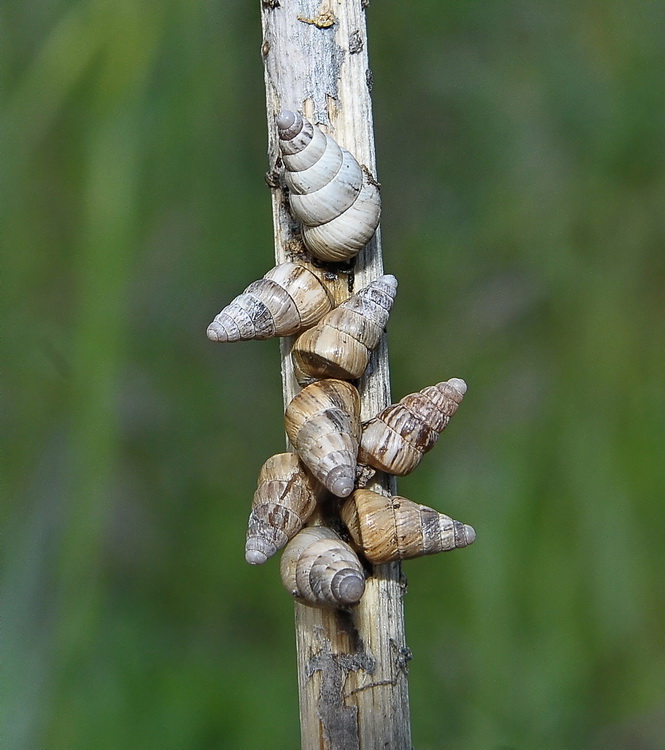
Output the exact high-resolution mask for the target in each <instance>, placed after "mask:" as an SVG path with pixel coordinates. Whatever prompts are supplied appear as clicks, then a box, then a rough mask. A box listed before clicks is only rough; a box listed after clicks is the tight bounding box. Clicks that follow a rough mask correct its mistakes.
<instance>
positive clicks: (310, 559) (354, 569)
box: [280, 526, 365, 608]
mask: <svg viewBox="0 0 665 750" xmlns="http://www.w3.org/2000/svg"><path fill="white" fill-rule="evenodd" d="M280 575H281V578H282V583H283V584H284V587H285V588H286V590H287V591H288V592H289V593H290V594H291V595H292V596H293V597H295V598H296V599H298V600H300V601H302V602H303V603H305V604H309V605H311V606H315V607H335V608H340V607H349V606H352V605H354V604H357V603H358V602H359V601H360V598H361V597H362V595H363V593H364V591H365V573H364V570H363V566H362V563H361V562H360V560H359V559H358V555H356V553H355V552H354V551H353V549H351V547H350V546H349V545H348V544H346V542H344V541H342V539H340V537H339V536H338V535H337V534H336V533H335V532H334V531H333V530H332V529H329V528H326V527H324V526H308V527H306V528H304V529H301V530H300V531H299V532H298V533H297V534H296V535H295V536H294V537H293V539H291V541H290V542H289V543H288V544H287V545H286V547H285V549H284V552H283V553H282V559H281V561H280Z"/></svg>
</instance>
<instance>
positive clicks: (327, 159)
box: [277, 110, 381, 261]
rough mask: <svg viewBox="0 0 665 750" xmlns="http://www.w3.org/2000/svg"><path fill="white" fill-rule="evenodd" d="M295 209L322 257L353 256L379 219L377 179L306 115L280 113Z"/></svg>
mask: <svg viewBox="0 0 665 750" xmlns="http://www.w3.org/2000/svg"><path fill="white" fill-rule="evenodd" d="M277 129H278V135H279V147H280V151H281V155H282V161H283V162H284V166H285V169H286V171H285V174H284V179H285V182H286V184H287V186H288V188H289V191H290V192H289V203H290V205H291V211H292V212H293V215H294V216H295V217H296V218H297V219H298V220H299V221H300V222H302V224H303V228H302V236H303V241H304V243H305V245H306V246H307V247H308V248H309V250H310V251H311V252H312V253H313V254H314V255H315V256H316V257H317V258H320V259H321V260H325V261H341V260H347V259H349V258H352V257H353V256H354V255H356V254H357V253H358V252H360V250H362V249H363V247H364V246H365V245H366V244H367V243H368V242H369V240H370V239H371V238H372V235H373V234H374V232H375V231H376V228H377V226H378V225H379V219H380V216H381V199H380V197H379V189H378V187H377V185H376V183H375V182H374V181H373V180H372V179H370V176H369V174H368V173H367V171H366V170H365V169H363V168H362V167H361V166H360V165H359V164H358V161H357V160H356V159H355V157H354V156H353V155H352V154H351V153H350V152H349V151H347V150H346V149H343V148H341V147H340V146H339V145H338V144H337V143H336V142H335V141H334V140H333V139H332V138H331V137H330V136H328V135H324V133H323V132H322V131H321V130H320V129H319V128H318V127H316V126H315V125H313V124H312V123H311V122H310V121H309V120H306V119H305V118H303V117H302V115H300V114H297V113H295V112H290V111H289V110H284V111H283V112H280V114H279V116H278V117H277Z"/></svg>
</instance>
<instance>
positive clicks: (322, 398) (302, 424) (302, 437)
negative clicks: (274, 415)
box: [284, 380, 360, 497]
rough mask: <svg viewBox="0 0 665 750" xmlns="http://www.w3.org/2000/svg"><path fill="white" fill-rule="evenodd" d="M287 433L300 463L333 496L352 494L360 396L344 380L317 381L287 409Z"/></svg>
mask: <svg viewBox="0 0 665 750" xmlns="http://www.w3.org/2000/svg"><path fill="white" fill-rule="evenodd" d="M284 416H285V422H286V434H287V435H288V436H289V440H290V441H291V444H292V445H293V447H294V448H295V449H296V451H297V452H298V455H299V456H300V458H301V460H302V461H303V463H304V464H305V465H306V466H307V468H308V469H309V470H310V471H311V472H312V474H314V476H315V477H316V478H317V479H318V480H319V481H320V482H321V484H323V485H324V486H325V487H327V488H328V489H329V490H330V491H331V492H332V493H333V494H334V495H337V496H338V497H346V496H347V495H350V494H351V492H352V491H353V484H354V481H355V476H356V459H357V454H358V441H359V440H360V396H359V394H358V390H357V389H356V388H355V387H354V386H352V385H351V384H350V383H347V382H345V381H343V380H317V381H316V382H314V383H312V384H311V385H308V386H307V387H305V388H303V389H302V391H300V393H298V394H296V396H294V397H293V399H292V400H291V402H290V403H289V405H288V406H287V407H286V413H285V415H284Z"/></svg>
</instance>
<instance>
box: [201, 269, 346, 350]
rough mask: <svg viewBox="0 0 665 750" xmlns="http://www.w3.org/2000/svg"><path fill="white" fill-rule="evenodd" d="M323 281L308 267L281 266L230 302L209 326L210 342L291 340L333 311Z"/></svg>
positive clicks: (271, 270)
mask: <svg viewBox="0 0 665 750" xmlns="http://www.w3.org/2000/svg"><path fill="white" fill-rule="evenodd" d="M332 306H333V303H332V300H331V298H330V295H329V294H328V291H327V289H326V288H325V286H324V285H323V284H322V283H321V281H320V280H319V279H318V278H317V277H316V276H315V275H314V274H313V273H312V272H311V271H310V270H309V269H308V268H306V267H305V266H301V265H299V264H297V263H290V262H288V263H280V264H279V265H278V266H275V267H274V268H271V269H270V271H268V273H267V274H266V275H265V276H264V277H263V278H262V279H259V280H258V281H254V282H252V283H251V284H250V285H249V286H248V287H247V289H245V291H244V292H243V293H242V294H240V295H238V296H237V297H236V298H235V299H234V300H233V301H232V302H230V303H229V304H228V305H227V306H226V307H225V308H224V309H223V310H222V311H221V312H220V313H219V314H218V315H217V316H216V317H215V319H214V320H213V321H212V323H211V324H210V325H209V326H208V332H207V333H208V338H209V339H210V340H211V341H221V342H226V341H246V340H249V339H267V338H270V337H272V336H290V335H291V334H294V333H298V332H299V331H302V330H304V329H305V328H308V327H309V326H311V325H313V324H314V323H316V321H317V320H319V318H321V317H322V316H323V315H325V314H326V313H327V312H328V311H329V310H331V309H332Z"/></svg>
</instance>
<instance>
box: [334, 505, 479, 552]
mask: <svg viewBox="0 0 665 750" xmlns="http://www.w3.org/2000/svg"><path fill="white" fill-rule="evenodd" d="M340 515H341V517H342V520H343V521H344V523H345V524H346V527H347V528H348V530H349V534H350V535H351V538H352V539H353V542H354V544H355V545H356V547H357V548H358V549H359V550H360V551H361V552H362V553H363V554H364V555H365V557H366V558H367V559H368V560H369V561H370V562H371V563H375V564H382V563H387V562H392V561H394V560H407V559H409V558H413V557H422V556H423V555H433V554H435V553H437V552H445V551H448V550H453V549H457V548H459V547H468V545H470V544H473V542H474V541H475V539H476V532H475V531H474V529H473V527H472V526H469V525H467V524H463V523H461V522H460V521H454V520H453V519H452V518H450V516H446V515H445V514H443V513H439V512H438V511H436V510H434V509H433V508H428V507H427V506H426V505H419V504H418V503H414V502H413V501H411V500H407V498H405V497H401V496H399V495H394V496H392V497H385V496H384V495H379V494H378V493H376V492H372V491H370V490H355V491H354V493H353V494H352V495H351V497H349V498H348V499H347V500H346V501H345V502H344V504H343V506H342V509H341V512H340Z"/></svg>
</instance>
